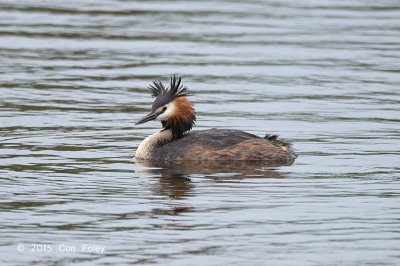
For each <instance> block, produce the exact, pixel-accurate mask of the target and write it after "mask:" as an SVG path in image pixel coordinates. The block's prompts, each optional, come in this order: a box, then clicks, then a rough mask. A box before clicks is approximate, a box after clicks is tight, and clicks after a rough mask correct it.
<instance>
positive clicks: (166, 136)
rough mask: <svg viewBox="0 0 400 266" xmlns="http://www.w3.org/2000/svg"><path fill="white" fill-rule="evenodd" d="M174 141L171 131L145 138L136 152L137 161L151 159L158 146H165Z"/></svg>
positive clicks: (162, 131)
mask: <svg viewBox="0 0 400 266" xmlns="http://www.w3.org/2000/svg"><path fill="white" fill-rule="evenodd" d="M172 140H173V134H172V130H171V129H167V130H165V129H163V130H161V131H159V132H157V133H155V134H153V135H150V136H148V137H147V138H145V139H144V140H143V141H142V142H141V143H140V145H139V147H138V148H137V150H136V153H135V157H136V158H137V159H151V155H152V152H153V150H154V149H155V148H157V147H158V146H161V145H164V144H166V143H168V142H170V141H172Z"/></svg>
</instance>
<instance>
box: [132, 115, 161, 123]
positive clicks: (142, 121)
mask: <svg viewBox="0 0 400 266" xmlns="http://www.w3.org/2000/svg"><path fill="white" fill-rule="evenodd" d="M159 115H160V114H159V113H153V112H151V113H150V114H148V115H146V116H145V117H143V118H142V119H140V120H139V121H137V122H136V123H135V125H140V124H143V123H146V122H149V121H151V120H154V119H156V118H157V117H158V116H159Z"/></svg>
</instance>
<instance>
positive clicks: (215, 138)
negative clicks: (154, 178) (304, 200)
mask: <svg viewBox="0 0 400 266" xmlns="http://www.w3.org/2000/svg"><path fill="white" fill-rule="evenodd" d="M148 88H149V89H150V91H151V95H152V97H154V98H155V100H154V102H153V104H152V107H151V111H150V113H149V114H147V115H146V116H144V117H143V118H141V119H140V120H139V121H137V122H136V125H140V124H143V123H146V122H149V121H152V120H157V121H160V122H161V125H162V129H161V130H160V131H159V132H157V133H155V134H153V135H150V136H148V137H147V138H145V139H144V140H143V141H142V142H141V143H140V145H139V146H138V148H137V149H136V153H135V158H136V159H137V160H142V161H161V162H163V161H164V162H186V161H191V162H196V161H197V162H202V163H204V162H207V161H218V162H221V161H262V162H263V163H264V162H265V164H273V165H276V164H279V165H291V164H292V163H293V162H294V160H295V159H296V158H297V154H296V153H295V152H294V151H293V149H292V145H291V144H290V143H287V142H285V141H282V140H280V139H278V136H277V135H270V134H266V135H265V137H259V136H256V135H253V134H251V133H247V132H245V131H241V130H236V129H216V128H212V129H208V130H196V131H191V129H192V127H193V126H194V125H195V123H196V113H195V110H194V108H193V105H192V103H191V102H190V101H189V100H188V98H187V97H188V96H191V95H192V94H191V93H189V91H188V87H186V86H184V85H183V84H182V78H181V77H179V78H176V76H175V75H173V76H171V81H170V84H169V86H168V87H166V86H165V85H164V84H163V83H162V82H161V81H159V80H156V81H153V83H152V84H150V85H149V87H148Z"/></svg>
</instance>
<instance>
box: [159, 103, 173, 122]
mask: <svg viewBox="0 0 400 266" xmlns="http://www.w3.org/2000/svg"><path fill="white" fill-rule="evenodd" d="M166 107H167V110H165V112H164V113H162V114H161V115H159V116H158V117H157V120H158V121H165V120H168V119H169V118H171V117H172V115H173V113H174V112H173V111H174V105H173V104H172V103H169V104H167V105H166Z"/></svg>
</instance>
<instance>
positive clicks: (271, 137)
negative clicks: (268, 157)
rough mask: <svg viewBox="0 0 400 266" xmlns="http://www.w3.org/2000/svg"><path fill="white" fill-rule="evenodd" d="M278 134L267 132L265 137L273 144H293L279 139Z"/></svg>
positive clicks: (288, 145)
mask: <svg viewBox="0 0 400 266" xmlns="http://www.w3.org/2000/svg"><path fill="white" fill-rule="evenodd" d="M278 137H279V136H278V135H271V134H268V133H267V134H266V135H265V137H264V139H266V140H269V141H270V142H271V143H273V144H278V145H283V146H287V147H290V146H291V144H290V143H288V142H285V141H282V140H280V139H278Z"/></svg>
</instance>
